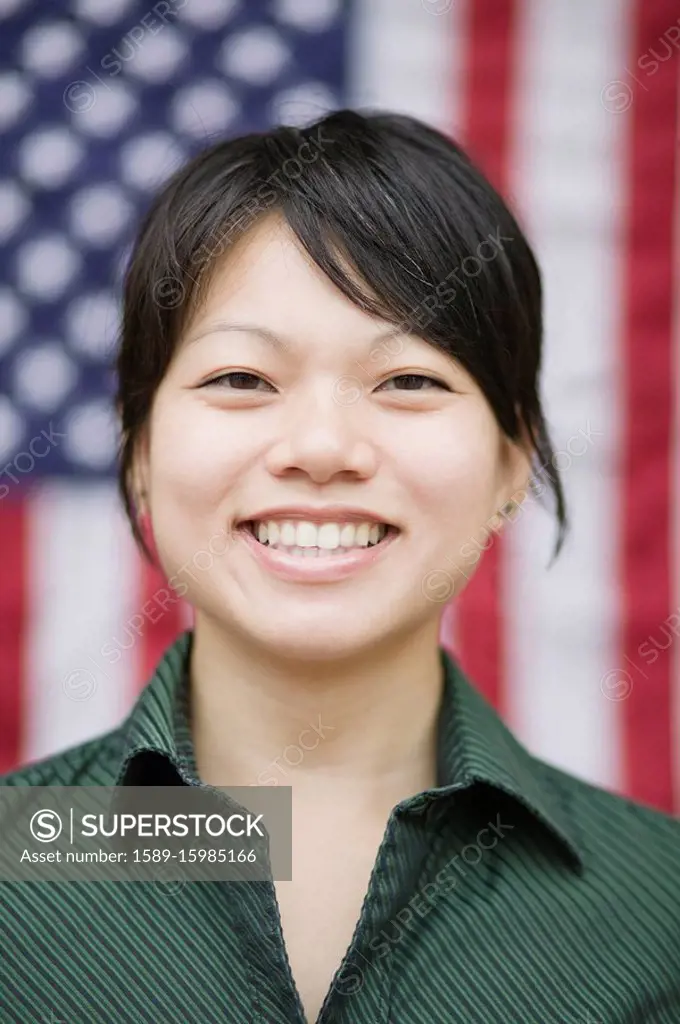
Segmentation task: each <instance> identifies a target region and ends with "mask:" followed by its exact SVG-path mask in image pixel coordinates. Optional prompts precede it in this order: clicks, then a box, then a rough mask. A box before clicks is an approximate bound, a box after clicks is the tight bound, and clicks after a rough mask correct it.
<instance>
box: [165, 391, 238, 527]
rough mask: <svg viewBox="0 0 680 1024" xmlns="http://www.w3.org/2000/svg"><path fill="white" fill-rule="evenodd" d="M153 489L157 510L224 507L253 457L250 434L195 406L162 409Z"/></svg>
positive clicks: (192, 404) (193, 404)
mask: <svg viewBox="0 0 680 1024" xmlns="http://www.w3.org/2000/svg"><path fill="white" fill-rule="evenodd" d="M151 437H152V442H151V448H150V467H151V487H152V492H153V494H154V498H155V499H157V501H155V503H156V504H157V507H159V505H160V500H161V499H162V500H163V501H164V502H166V503H167V506H169V507H173V506H174V507H175V508H176V509H181V508H191V509H192V510H196V511H197V510H200V509H201V508H205V509H206V511H209V510H210V509H213V510H214V508H215V506H216V505H221V503H222V501H223V499H224V495H225V493H228V492H229V491H230V489H231V487H232V486H234V485H236V484H237V483H238V481H239V479H240V478H241V477H242V476H243V473H244V471H245V469H246V468H247V466H248V464H249V457H250V455H251V454H252V439H251V440H250V442H249V431H247V430H244V429H242V428H239V425H238V423H234V422H233V420H232V421H231V422H230V423H229V425H228V429H227V422H226V419H225V416H224V413H220V411H219V410H214V409H213V410H211V409H208V408H205V407H201V406H200V405H198V404H196V403H195V402H194V403H192V402H190V401H188V402H186V404H185V407H184V408H182V405H181V403H174V404H173V407H172V408H170V406H169V405H168V406H167V407H164V406H163V405H160V406H159V407H158V410H157V413H156V415H155V417H154V420H153V421H152V431H151Z"/></svg>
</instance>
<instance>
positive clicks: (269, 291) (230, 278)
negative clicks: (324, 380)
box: [185, 213, 393, 335]
mask: <svg viewBox="0 0 680 1024" xmlns="http://www.w3.org/2000/svg"><path fill="white" fill-rule="evenodd" d="M345 270H346V271H347V272H348V273H350V274H351V270H350V269H349V268H348V267H347V266H346V264H345ZM361 287H362V289H364V290H366V289H367V286H366V284H365V282H362V283H361ZM369 290H370V289H369ZM227 316H229V318H233V319H238V318H241V319H243V318H248V319H251V318H252V317H254V316H256V317H257V321H258V323H266V324H267V325H268V326H270V327H271V328H272V330H274V331H276V330H277V329H279V328H280V329H281V331H282V332H285V333H291V332H292V333H296V334H297V333H302V334H304V333H305V332H306V330H308V329H312V328H313V331H314V334H315V335H316V334H318V331H319V328H320V327H321V328H322V329H324V330H325V331H327V332H329V333H330V332H332V333H335V332H336V331H337V332H343V331H345V332H346V331H347V330H351V331H356V330H359V331H364V332H365V331H366V330H371V332H372V333H375V331H376V329H387V328H389V327H392V326H393V324H391V323H390V322H389V321H386V320H382V319H380V318H377V317H375V316H372V315H370V314H368V313H366V312H364V311H363V310H361V309H359V307H358V306H356V305H355V304H354V303H353V302H352V301H351V300H350V299H349V298H347V296H345V295H344V294H343V293H342V292H341V291H340V289H339V288H337V287H336V285H335V284H333V282H332V281H331V280H330V279H329V278H328V277H327V276H326V275H325V274H324V273H323V271H322V270H321V269H320V268H319V267H318V266H317V265H316V264H315V263H314V261H313V260H312V258H311V256H310V255H309V254H308V253H307V252H306V251H305V250H304V248H303V247H302V245H301V243H300V242H299V241H298V239H297V237H296V236H295V234H294V232H293V231H292V230H291V228H290V227H289V226H288V224H287V223H286V221H285V219H284V218H283V216H281V215H279V214H275V213H272V214H268V215H267V216H264V217H262V218H261V220H259V221H257V222H256V223H255V224H254V225H253V227H252V228H250V229H249V230H248V231H247V232H246V234H244V235H243V236H242V237H241V238H239V239H238V241H237V242H236V243H235V244H234V245H233V246H232V247H230V249H229V250H228V252H226V253H225V254H224V255H223V256H221V257H220V258H219V260H218V261H217V262H216V264H215V267H214V269H212V270H211V272H210V276H209V280H208V283H207V286H206V287H205V291H204V295H203V299H202V301H201V304H200V306H199V307H198V308H197V310H196V312H195V313H194V316H193V317H192V320H191V323H190V325H189V327H188V330H187V331H186V332H185V334H186V333H191V334H195V333H196V332H197V331H200V330H201V329H202V328H203V327H205V326H208V325H209V324H210V323H211V322H212V321H215V320H220V319H225V318H226V317H227Z"/></svg>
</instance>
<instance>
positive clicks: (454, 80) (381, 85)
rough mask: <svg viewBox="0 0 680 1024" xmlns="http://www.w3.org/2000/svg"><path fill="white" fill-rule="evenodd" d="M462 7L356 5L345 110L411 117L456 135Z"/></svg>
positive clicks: (437, 2) (417, 2) (398, 1)
mask: <svg viewBox="0 0 680 1024" xmlns="http://www.w3.org/2000/svg"><path fill="white" fill-rule="evenodd" d="M465 6H466V4H465V3H461V2H460V0H357V2H356V5H355V9H354V13H353V17H352V19H351V23H350V38H349V68H350V71H349V82H348V95H347V103H348V106H353V107H378V108H381V109H385V110H392V111H397V112H399V113H403V114H410V115H412V116H413V117H419V118H422V119H423V120H424V121H426V122H427V123H428V124H431V125H433V126H434V127H435V128H439V129H440V130H441V131H444V132H446V133H447V134H450V133H451V131H452V130H453V131H455V130H456V126H457V125H458V122H459V96H460V92H461V82H460V75H461V69H462V68H463V66H464V65H463V61H462V60H461V54H462V52H463V50H462V48H463V46H464V40H463V25H464V21H465V18H464V8H465ZM437 11H441V12H442V13H441V14H437V13H434V12H437Z"/></svg>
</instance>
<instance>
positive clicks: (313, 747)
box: [189, 615, 443, 808]
mask: <svg viewBox="0 0 680 1024" xmlns="http://www.w3.org/2000/svg"><path fill="white" fill-rule="evenodd" d="M437 635H438V633H437V630H436V629H432V628H430V629H429V630H428V632H427V634H419V635H418V636H415V637H410V638H408V640H407V641H403V642H402V643H400V644H399V645H398V646H397V647H395V646H392V647H391V648H389V649H377V648H373V649H372V652H371V653H370V654H368V653H366V652H360V653H359V654H356V655H354V656H353V657H351V658H350V657H348V658H345V659H342V660H340V659H337V658H333V659H329V660H328V661H325V662H324V663H323V664H319V663H315V664H311V663H310V662H305V663H303V664H300V663H296V664H292V663H287V662H284V661H281V660H279V659H277V660H276V661H272V660H271V658H270V657H268V656H267V654H266V653H264V654H263V653H262V652H261V651H257V650H253V649H252V647H250V646H249V647H248V648H247V649H246V648H245V647H244V646H243V645H242V644H241V643H240V642H239V639H238V638H237V637H234V636H231V635H230V636H226V635H225V633H224V630H223V629H222V628H221V627H220V628H217V627H216V625H215V624H214V623H211V622H208V621H205V620H203V619H200V618H199V616H198V615H197V616H196V625H195V627H194V638H193V644H192V650H191V662H190V668H189V678H190V716H191V731H192V737H193V742H194V750H195V758H196V765H197V768H198V773H199V776H200V777H201V779H202V780H203V781H204V782H207V783H208V784H210V785H215V786H244V785H280V786H292V787H293V788H294V789H295V791H296V793H297V794H298V795H301V796H303V797H304V796H305V795H309V797H310V798H312V799H314V798H316V797H317V796H318V797H319V799H322V798H323V799H328V798H333V799H338V800H342V799H343V797H346V798H347V799H348V800H351V801H353V802H354V803H356V802H357V801H359V802H361V803H363V802H365V805H366V807H367V808H369V807H373V808H377V807H381V808H382V807H384V806H386V805H389V806H390V807H391V806H393V805H394V804H395V803H398V802H399V801H400V800H402V799H406V798H407V797H409V796H412V795H414V794H415V793H418V792H421V791H422V790H424V789H428V788H430V787H432V786H435V785H436V782H437V768H436V751H437V717H438V711H439V706H440V702H441V696H442V688H443V671H442V666H441V662H440V657H439V650H438V644H437Z"/></svg>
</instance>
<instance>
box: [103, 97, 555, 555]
mask: <svg viewBox="0 0 680 1024" xmlns="http://www.w3.org/2000/svg"><path fill="white" fill-rule="evenodd" d="M271 211H276V212H278V213H280V214H281V215H282V216H283V217H284V218H285V220H286V221H287V223H288V225H289V227H290V228H291V230H292V231H293V232H294V233H295V235H296V236H297V238H298V239H299V241H300V243H301V244H302V246H304V248H305V250H306V251H307V252H308V253H309V254H310V256H311V257H312V259H313V260H314V262H315V263H316V264H317V266H318V267H319V268H320V269H321V270H322V271H323V272H324V273H325V274H326V275H327V276H328V277H329V278H330V280H331V281H333V282H334V283H335V284H336V285H337V286H338V288H340V289H341V291H342V292H343V293H344V294H345V295H346V296H347V297H348V298H349V299H350V300H351V301H352V302H354V303H355V304H356V305H357V306H358V307H359V308H361V309H363V310H365V311H366V312H368V313H370V314H372V315H376V316H379V317H381V318H382V319H384V320H386V321H388V322H392V323H394V324H396V325H399V326H400V327H403V329H404V330H405V331H408V332H414V333H416V334H417V335H418V336H419V337H422V338H423V339H424V340H425V341H427V342H429V343H431V344H432V345H434V346H436V347H437V348H438V349H441V350H442V351H444V352H445V353H447V354H448V355H450V356H453V357H454V358H455V359H457V360H458V361H459V363H460V364H461V365H462V366H463V367H464V368H465V369H466V370H467V371H468V372H469V373H470V374H471V376H472V377H473V378H474V380H475V381H476V382H477V383H478V385H479V387H480V388H481V390H482V392H483V393H484V395H485V396H486V399H487V401H488V402H489V405H490V407H491V408H492V410H493V412H494V415H495V417H496V420H497V422H498V424H499V427H500V429H501V430H502V431H503V432H504V433H505V435H506V436H507V437H508V438H509V439H511V440H512V441H514V442H519V441H520V438H522V437H527V438H528V439H529V440H530V443H531V447H532V463H533V472H534V477H533V481H534V485H535V483H536V479H537V476H536V474H537V473H540V474H541V475H542V476H543V477H544V478H545V479H546V481H547V485H548V488H549V490H550V491H551V492H552V496H553V499H554V506H555V512H556V515H557V520H558V535H557V541H556V545H555V549H554V553H553V559H554V558H555V557H556V556H557V554H558V553H559V551H560V549H561V547H562V543H563V540H564V536H565V533H566V528H567V518H566V508H565V500H564V493H563V489H562V485H561V481H560V476H559V473H558V471H557V468H556V467H555V465H554V462H555V456H554V453H553V450H552V446H551V442H550V437H549V433H548V429H547V426H546V422H545V419H544V416H543V411H542V408H541V401H540V397H539V371H540V367H541V349H542V335H543V324H542V289H541V275H540V271H539V268H538V266H537V263H536V259H535V257H534V255H533V252H532V250H531V247H530V246H529V244H528V242H527V240H526V238H525V237H524V235H523V233H522V231H521V230H520V227H519V225H518V223H517V221H516V220H515V218H514V216H513V214H512V213H511V212H510V210H509V209H508V207H507V205H506V204H505V202H504V201H503V199H502V198H501V196H500V195H499V194H498V192H497V191H496V190H495V189H494V188H493V187H492V186H491V184H490V183H489V182H488V181H487V179H486V178H485V177H484V175H483V174H482V173H481V171H480V170H479V169H478V168H477V167H476V166H475V165H474V164H473V163H472V161H471V160H470V158H469V157H468V156H467V155H466V153H465V151H464V150H463V149H462V148H461V147H460V146H459V145H457V144H456V143H455V142H454V141H452V140H451V139H450V138H447V136H446V135H444V134H442V133H441V132H439V131H437V130H436V129H435V128H432V127H430V126H428V125H426V124H425V123H423V122H422V121H420V120H418V119H416V118H414V117H409V116H407V115H404V114H396V113H390V112H383V111H379V112H369V111H361V112H360V111H357V110H351V109H346V110H339V111H335V112H333V113H330V114H328V115H327V116H325V117H323V118H321V119H319V120H317V121H314V122H313V123H311V124H309V125H307V126H306V127H304V128H300V127H292V126H287V125H280V126H276V127H274V128H272V129H271V130H269V131H266V132H253V133H251V134H247V135H244V136H241V137H239V138H233V139H226V140H223V141H219V142H217V143H215V144H213V145H211V146H210V147H209V148H207V149H205V150H204V151H203V152H201V153H199V154H198V155H196V156H195V157H193V158H192V159H191V160H190V161H189V162H188V163H187V164H186V165H185V166H184V167H182V168H180V169H179V170H178V171H177V172H176V173H175V174H174V175H173V176H172V178H171V179H170V180H169V181H168V182H167V183H166V184H165V185H164V187H163V188H162V189H161V191H160V192H159V193H158V195H157V196H156V197H155V199H154V201H153V203H152V205H151V207H150V209H149V210H148V212H147V213H146V215H145V217H144V219H143V221H142V223H141V225H140V228H139V232H138V235H137V237H136V239H135V243H134V246H133V249H132V252H131V255H130V259H129V263H128V266H127V270H126V274H125V282H124V301H123V316H122V325H121V336H120V344H119V348H118V354H117V361H116V374H117V395H116V404H117V408H118V412H119V415H120V419H121V438H120V450H119V478H118V479H119V490H120V494H121V497H122V501H123V504H124V507H125V511H126V514H127V516H128V519H129V520H130V524H131V527H132V531H133V535H134V537H135V540H136V541H137V543H138V544H139V546H140V547H141V549H142V550H143V552H144V554H145V555H146V557H147V558H149V559H150V560H152V558H151V555H150V552H149V549H148V548H147V546H146V544H145V542H144V538H143V536H142V535H141V532H140V530H139V528H138V524H137V517H136V514H135V509H134V496H133V494H132V491H131V480H130V471H131V467H132V463H133V457H134V451H135V446H136V442H137V440H138V437H139V434H140V431H141V430H142V429H143V427H144V426H145V424H146V422H147V419H148V416H149V413H150V411H151V406H152V403H153V398H154V395H155V392H156V389H157V388H158V385H159V384H160V382H161V380H162V378H163V376H164V374H165V371H166V369H167V367H168V365H169V362H170V360H171V358H172V355H173V353H174V351H175V348H176V346H177V343H178V340H179V338H180V336H181V332H182V328H183V326H184V325H185V324H186V323H187V320H188V318H189V316H190V314H191V313H192V312H193V310H195V308H196V306H197V304H198V303H199V301H200V300H201V298H202V297H203V295H204V294H205V289H206V287H207V284H208V283H209V280H210V276H211V272H212V270H213V269H214V268H215V266H216V264H217V261H218V258H219V257H220V256H221V254H222V253H224V252H225V251H226V250H227V249H228V248H229V246H230V245H231V244H232V243H233V242H235V241H236V240H237V239H238V238H239V237H241V236H242V235H243V233H244V232H246V231H247V230H248V229H249V228H250V227H252V226H253V224H254V223H255V222H256V221H257V220H258V219H259V218H260V217H262V216H264V215H265V214H267V213H269V212H271ZM348 268H351V273H349V272H348ZM442 443H445V440H444V439H442ZM537 492H538V489H536V493H537Z"/></svg>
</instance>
